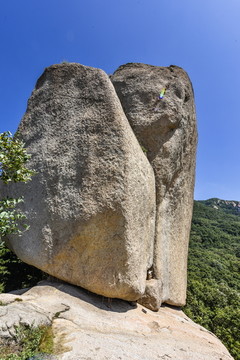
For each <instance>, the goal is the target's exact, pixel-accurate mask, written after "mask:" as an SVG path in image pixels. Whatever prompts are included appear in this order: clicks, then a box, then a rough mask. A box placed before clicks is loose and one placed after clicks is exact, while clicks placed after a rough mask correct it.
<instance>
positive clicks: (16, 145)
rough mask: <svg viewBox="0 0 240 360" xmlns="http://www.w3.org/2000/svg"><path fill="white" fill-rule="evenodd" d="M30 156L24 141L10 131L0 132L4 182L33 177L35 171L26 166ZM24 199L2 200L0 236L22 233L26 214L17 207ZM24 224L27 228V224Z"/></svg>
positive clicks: (25, 179) (27, 179)
mask: <svg viewBox="0 0 240 360" xmlns="http://www.w3.org/2000/svg"><path fill="white" fill-rule="evenodd" d="M29 158H30V155H28V154H27V152H26V149H25V148H24V144H23V142H22V141H20V140H18V139H14V138H13V137H12V135H11V133H10V132H4V133H1V134H0V180H1V181H2V182H3V183H4V184H8V183H9V182H19V181H20V182H27V181H29V180H30V179H31V176H32V175H33V173H34V172H33V171H32V170H29V169H28V168H27V167H26V166H25V164H26V162H27V161H28V160H29ZM22 201H23V199H22V198H18V199H12V198H6V199H2V200H0V237H2V236H6V235H8V234H12V233H15V234H19V233H21V229H20V225H21V223H22V222H21V221H22V220H23V219H25V215H24V214H23V213H21V212H20V211H19V210H17V209H16V205H18V204H19V203H20V202H22ZM22 226H23V228H25V229H26V228H27V225H25V224H23V225H22Z"/></svg>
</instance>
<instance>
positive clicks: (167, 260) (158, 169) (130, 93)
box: [111, 63, 197, 306]
mask: <svg viewBox="0 0 240 360" xmlns="http://www.w3.org/2000/svg"><path fill="white" fill-rule="evenodd" d="M111 80H112V82H113V85H114V87H115V89H116V92H117V94H118V97H119V99H120V101H121V104H122V106H123V109H124V112H125V114H126V116H127V118H128V121H129V122H130V124H131V127H132V129H133V131H134V133H135V135H136V136H137V139H138V141H139V143H140V144H141V145H142V146H143V148H144V149H145V151H146V153H147V157H148V160H149V162H150V163H151V165H152V167H153V169H154V173H155V181H156V234H155V247H154V264H153V278H154V279H157V280H158V281H159V284H157V285H156V291H155V293H156V292H157V291H158V292H159V295H158V297H159V298H161V302H166V303H169V304H172V305H177V306H180V305H184V304H185V299H186V278H187V254H188V242H189V233H190V225H191V217H192V206H193V189H194V177H195V158H196V144H197V131H196V116H195V106H194V95H193V90H192V85H191V82H190V80H189V78H188V75H187V74H186V72H185V71H184V70H183V69H181V68H179V67H176V66H170V67H168V68H164V67H157V66H151V65H145V64H136V63H130V64H126V65H123V66H120V67H119V68H118V69H117V70H116V72H115V73H114V74H113V75H112V76H111ZM163 89H165V94H164V96H163V98H160V96H159V95H160V92H161V91H162V90H163ZM150 288H152V285H151V286H150ZM157 289H159V290H157ZM151 293H153V292H152V291H151ZM156 296H157V295H156ZM155 300H157V299H155ZM144 303H146V296H145V298H144ZM154 306H155V305H154Z"/></svg>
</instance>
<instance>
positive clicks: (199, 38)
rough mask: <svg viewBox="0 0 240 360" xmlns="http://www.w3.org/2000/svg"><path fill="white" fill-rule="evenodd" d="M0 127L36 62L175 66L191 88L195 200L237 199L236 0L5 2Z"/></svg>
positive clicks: (11, 126)
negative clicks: (194, 110)
mask: <svg viewBox="0 0 240 360" xmlns="http://www.w3.org/2000/svg"><path fill="white" fill-rule="evenodd" d="M0 51H1V55H0V81H1V83H0V102H1V117H0V132H3V131H5V130H10V131H11V132H13V133H14V132H15V130H16V129H17V126H18V124H19V122H20V119H21V117H22V116H23V114H24V112H25V110H26V104H27V99H28V97H29V96H30V94H31V91H32V90H33V88H34V85H35V82H36V80H37V78H38V77H39V76H40V75H41V73H42V72H43V70H44V68H45V67H47V66H49V65H51V64H53V63H59V62H61V61H63V60H67V61H70V62H79V63H81V64H84V65H88V66H93V67H99V68H102V69H103V70H105V71H106V72H107V73H112V72H113V71H114V70H115V69H116V68H117V67H118V66H119V65H122V64H124V63H127V62H143V63H147V64H152V65H158V66H169V65H171V64H174V65H178V66H181V67H183V68H184V69H185V70H186V71H187V72H188V74H189V76H190V78H191V80H192V83H193V87H194V90H195V100H196V108H197V118H198V131H199V145H198V156H197V176H196V189H195V199H207V198H210V197H219V198H221V199H227V200H240V162H239V150H240V146H239V134H240V117H239V109H240V106H239V104H240V65H239V63H240V1H239V0H225V1H223V0H182V1H179V0H165V1H163V0H121V1H117V0H115V1H114V0H102V1H100V0H85V1H84V0H41V1H40V0H39V1H37V0H21V1H20V0H8V1H1V5H0Z"/></svg>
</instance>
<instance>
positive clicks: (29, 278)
mask: <svg viewBox="0 0 240 360" xmlns="http://www.w3.org/2000/svg"><path fill="white" fill-rule="evenodd" d="M46 277H47V274H45V273H43V272H42V271H41V270H39V269H37V268H35V267H33V266H31V265H28V264H26V263H24V262H22V261H21V260H20V259H18V258H17V256H16V255H15V254H14V253H13V252H12V251H10V250H9V249H8V248H7V247H6V245H5V244H4V243H3V244H1V245H0V293H2V292H9V291H13V290H16V289H23V288H28V287H31V286H34V285H36V284H37V283H38V282H39V281H40V280H43V279H44V278H46Z"/></svg>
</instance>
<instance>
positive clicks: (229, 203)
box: [199, 198, 240, 216]
mask: <svg viewBox="0 0 240 360" xmlns="http://www.w3.org/2000/svg"><path fill="white" fill-rule="evenodd" d="M199 202H200V203H202V204H204V205H207V206H210V207H212V208H214V209H216V210H219V209H221V210H223V211H224V212H226V213H228V214H233V215H238V216H240V201H236V200H221V199H218V198H211V199H208V200H199Z"/></svg>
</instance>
